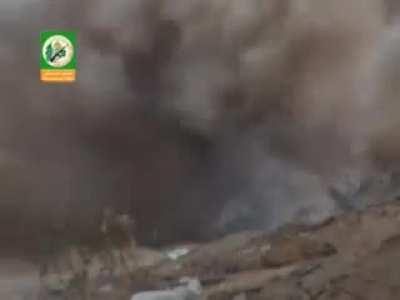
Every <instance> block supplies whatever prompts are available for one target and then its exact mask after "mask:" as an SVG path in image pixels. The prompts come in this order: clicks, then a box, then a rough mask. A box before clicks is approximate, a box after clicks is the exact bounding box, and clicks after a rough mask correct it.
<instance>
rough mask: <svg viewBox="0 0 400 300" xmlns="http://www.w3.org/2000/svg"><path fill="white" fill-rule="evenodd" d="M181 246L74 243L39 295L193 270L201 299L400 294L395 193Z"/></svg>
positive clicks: (163, 280) (99, 289)
mask: <svg viewBox="0 0 400 300" xmlns="http://www.w3.org/2000/svg"><path fill="white" fill-rule="evenodd" d="M181 248H183V249H187V250H188V251H189V253H188V254H186V255H182V256H181V257H179V258H177V259H175V258H171V257H169V256H171V255H170V254H171V253H173V252H171V250H173V249H172V248H171V249H162V250H157V251H156V250H150V249H145V248H140V247H137V246H135V245H131V246H130V247H127V248H125V249H124V250H118V249H116V248H110V249H109V251H104V252H101V253H100V252H99V253H96V254H94V253H89V252H88V251H87V250H85V249H71V250H70V251H67V252H66V253H64V254H62V255H60V256H58V257H57V258H54V259H53V260H52V261H50V262H48V263H47V266H46V268H42V269H43V270H42V287H43V289H42V295H41V298H42V299H51V300H53V299H60V300H61V299H74V300H76V299H85V300H86V299H96V300H97V299H104V300H106V299H109V300H119V299H121V300H123V299H129V298H130V296H131V295H132V294H133V293H135V292H138V291H143V290H153V289H164V288H167V287H170V286H173V285H174V284H176V282H177V281H178V280H179V278H181V277H183V276H192V277H197V278H199V279H200V280H201V281H202V284H203V287H204V291H203V294H202V298H203V299H218V300H219V299H249V300H250V299H254V300H257V299H260V300H261V299H271V300H272V299H273V300H297V299H299V300H303V299H304V300H325V299H338V300H339V299H340V300H351V299H354V300H361V299H371V300H376V299H382V300H391V299H396V300H397V299H400V277H399V269H400V203H398V202H397V201H396V200H394V201H393V202H390V203H388V204H381V205H376V206H370V207H369V208H368V209H367V210H365V211H363V212H352V213H348V214H343V215H341V216H337V217H334V218H330V219H328V220H326V221H324V222H323V223H321V224H318V225H315V226H297V225H290V226H286V227H285V228H282V229H281V230H279V231H278V232H276V233H274V234H266V233H263V232H241V233H237V234H233V235H229V236H226V237H225V238H223V239H220V240H216V241H213V242H210V243H207V244H202V245H193V244H187V245H178V246H177V247H176V248H174V249H181ZM2 299H3V298H2ZM7 299H14V298H7ZM15 299H17V298H15ZM20 299H24V298H20ZM25 299H30V298H25Z"/></svg>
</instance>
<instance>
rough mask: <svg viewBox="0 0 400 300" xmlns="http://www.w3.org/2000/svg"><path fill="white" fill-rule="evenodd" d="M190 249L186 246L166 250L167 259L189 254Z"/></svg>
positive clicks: (175, 258)
mask: <svg viewBox="0 0 400 300" xmlns="http://www.w3.org/2000/svg"><path fill="white" fill-rule="evenodd" d="M189 252H190V250H189V249H188V248H177V249H174V250H171V251H168V252H167V256H168V258H169V259H172V260H177V259H179V258H180V257H182V256H185V255H187V254H189Z"/></svg>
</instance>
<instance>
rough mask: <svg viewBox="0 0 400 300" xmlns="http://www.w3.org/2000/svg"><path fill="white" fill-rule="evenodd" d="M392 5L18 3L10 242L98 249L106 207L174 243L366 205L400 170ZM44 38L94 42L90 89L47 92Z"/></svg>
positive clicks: (5, 177) (1, 145)
mask: <svg viewBox="0 0 400 300" xmlns="http://www.w3.org/2000/svg"><path fill="white" fill-rule="evenodd" d="M394 2H395V1H391V2H390V1H385V2H381V1H380V0H335V1H319V0H302V1H300V0H206V1H205V0H190V1H189V0H186V1H182V0H166V1H162V0H130V1H129V0H118V1H109V0H90V1H89V0H88V1H78V0H62V1H61V0H60V1H50V0H48V1H46V0H30V1H28V0H24V1H11V0H7V1H2V2H1V4H0V38H1V43H0V54H1V55H0V66H1V70H2V75H1V79H0V87H1V90H0V93H1V94H0V95H1V102H0V176H1V181H0V212H1V216H0V217H1V223H2V228H1V230H0V240H1V241H5V244H7V245H14V244H16V243H24V244H27V245H30V246H32V247H33V248H35V249H36V250H37V249H38V247H37V245H43V243H44V242H43V241H45V240H46V239H48V237H52V238H60V239H62V240H72V239H73V240H78V241H85V242H86V241H88V240H89V239H90V238H93V236H94V235H95V234H93V232H96V229H97V228H98V224H99V222H100V218H101V212H102V210H103V209H104V208H105V207H113V209H115V210H117V211H119V212H124V213H130V214H132V215H133V216H134V218H135V220H136V234H137V237H138V239H139V241H141V242H143V243H148V244H151V243H152V244H160V243H165V242H170V241H175V240H183V239H186V240H189V239H190V240H194V239H209V238H213V237H215V236H216V235H218V234H223V233H225V232H230V231H235V230H240V229H246V228H264V229H269V230H271V229H274V228H276V227H278V226H281V225H282V224H284V223H287V222H289V221H295V222H305V223H310V222H316V221H318V220H321V219H323V218H325V217H327V216H329V215H332V214H334V213H338V212H341V211H342V210H343V209H346V208H348V207H353V206H354V207H357V206H359V204H357V203H347V202H346V201H352V200H351V199H352V198H351V197H347V196H348V195H352V194H354V193H357V191H358V190H359V189H360V186H362V184H363V182H365V181H366V180H369V179H370V178H373V177H374V176H379V174H382V173H385V172H395V171H396V168H397V166H396V163H395V162H396V161H397V160H398V158H399V157H398V155H399V154H398V153H399V151H398V150H399V149H400V139H399V138H400V137H399V136H398V135H399V133H398V131H397V130H396V128H398V125H400V124H399V123H400V118H399V117H398V115H399V112H400V105H399V104H398V96H399V92H400V90H399V88H398V86H399V80H400V73H399V67H400V54H399V53H400V51H399V50H400V31H399V28H398V27H396V26H397V25H396V16H397V14H396V5H395V3H394ZM389 12H390V13H389ZM45 29H66V30H76V31H77V32H78V36H79V49H78V81H77V82H76V83H75V84H73V85H46V84H42V83H40V82H39V65H38V64H39V63H38V60H39V45H38V42H39V32H40V31H41V30H45ZM332 191H333V192H332ZM335 195H336V196H335ZM338 195H339V196H338ZM338 198H339V199H342V198H345V201H344V203H343V201H339V202H338ZM346 199H347V200H346Z"/></svg>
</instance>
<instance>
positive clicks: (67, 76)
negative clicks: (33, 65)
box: [40, 70, 76, 82]
mask: <svg viewBox="0 0 400 300" xmlns="http://www.w3.org/2000/svg"><path fill="white" fill-rule="evenodd" d="M40 80H41V81H43V82H74V81H75V80H76V71H75V70H41V71H40Z"/></svg>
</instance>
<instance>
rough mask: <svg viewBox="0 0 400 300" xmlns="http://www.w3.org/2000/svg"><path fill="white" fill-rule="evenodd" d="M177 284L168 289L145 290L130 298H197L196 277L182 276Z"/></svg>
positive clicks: (142, 299) (198, 295)
mask: <svg viewBox="0 0 400 300" xmlns="http://www.w3.org/2000/svg"><path fill="white" fill-rule="evenodd" d="M180 283H182V284H184V285H183V286H178V287H176V288H174V289H170V290H161V291H146V292H141V293H138V294H135V295H133V296H132V298H131V300H197V299H200V295H201V291H202V288H201V284H200V281H199V280H198V279H194V278H187V277H185V278H182V279H181V280H180Z"/></svg>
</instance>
